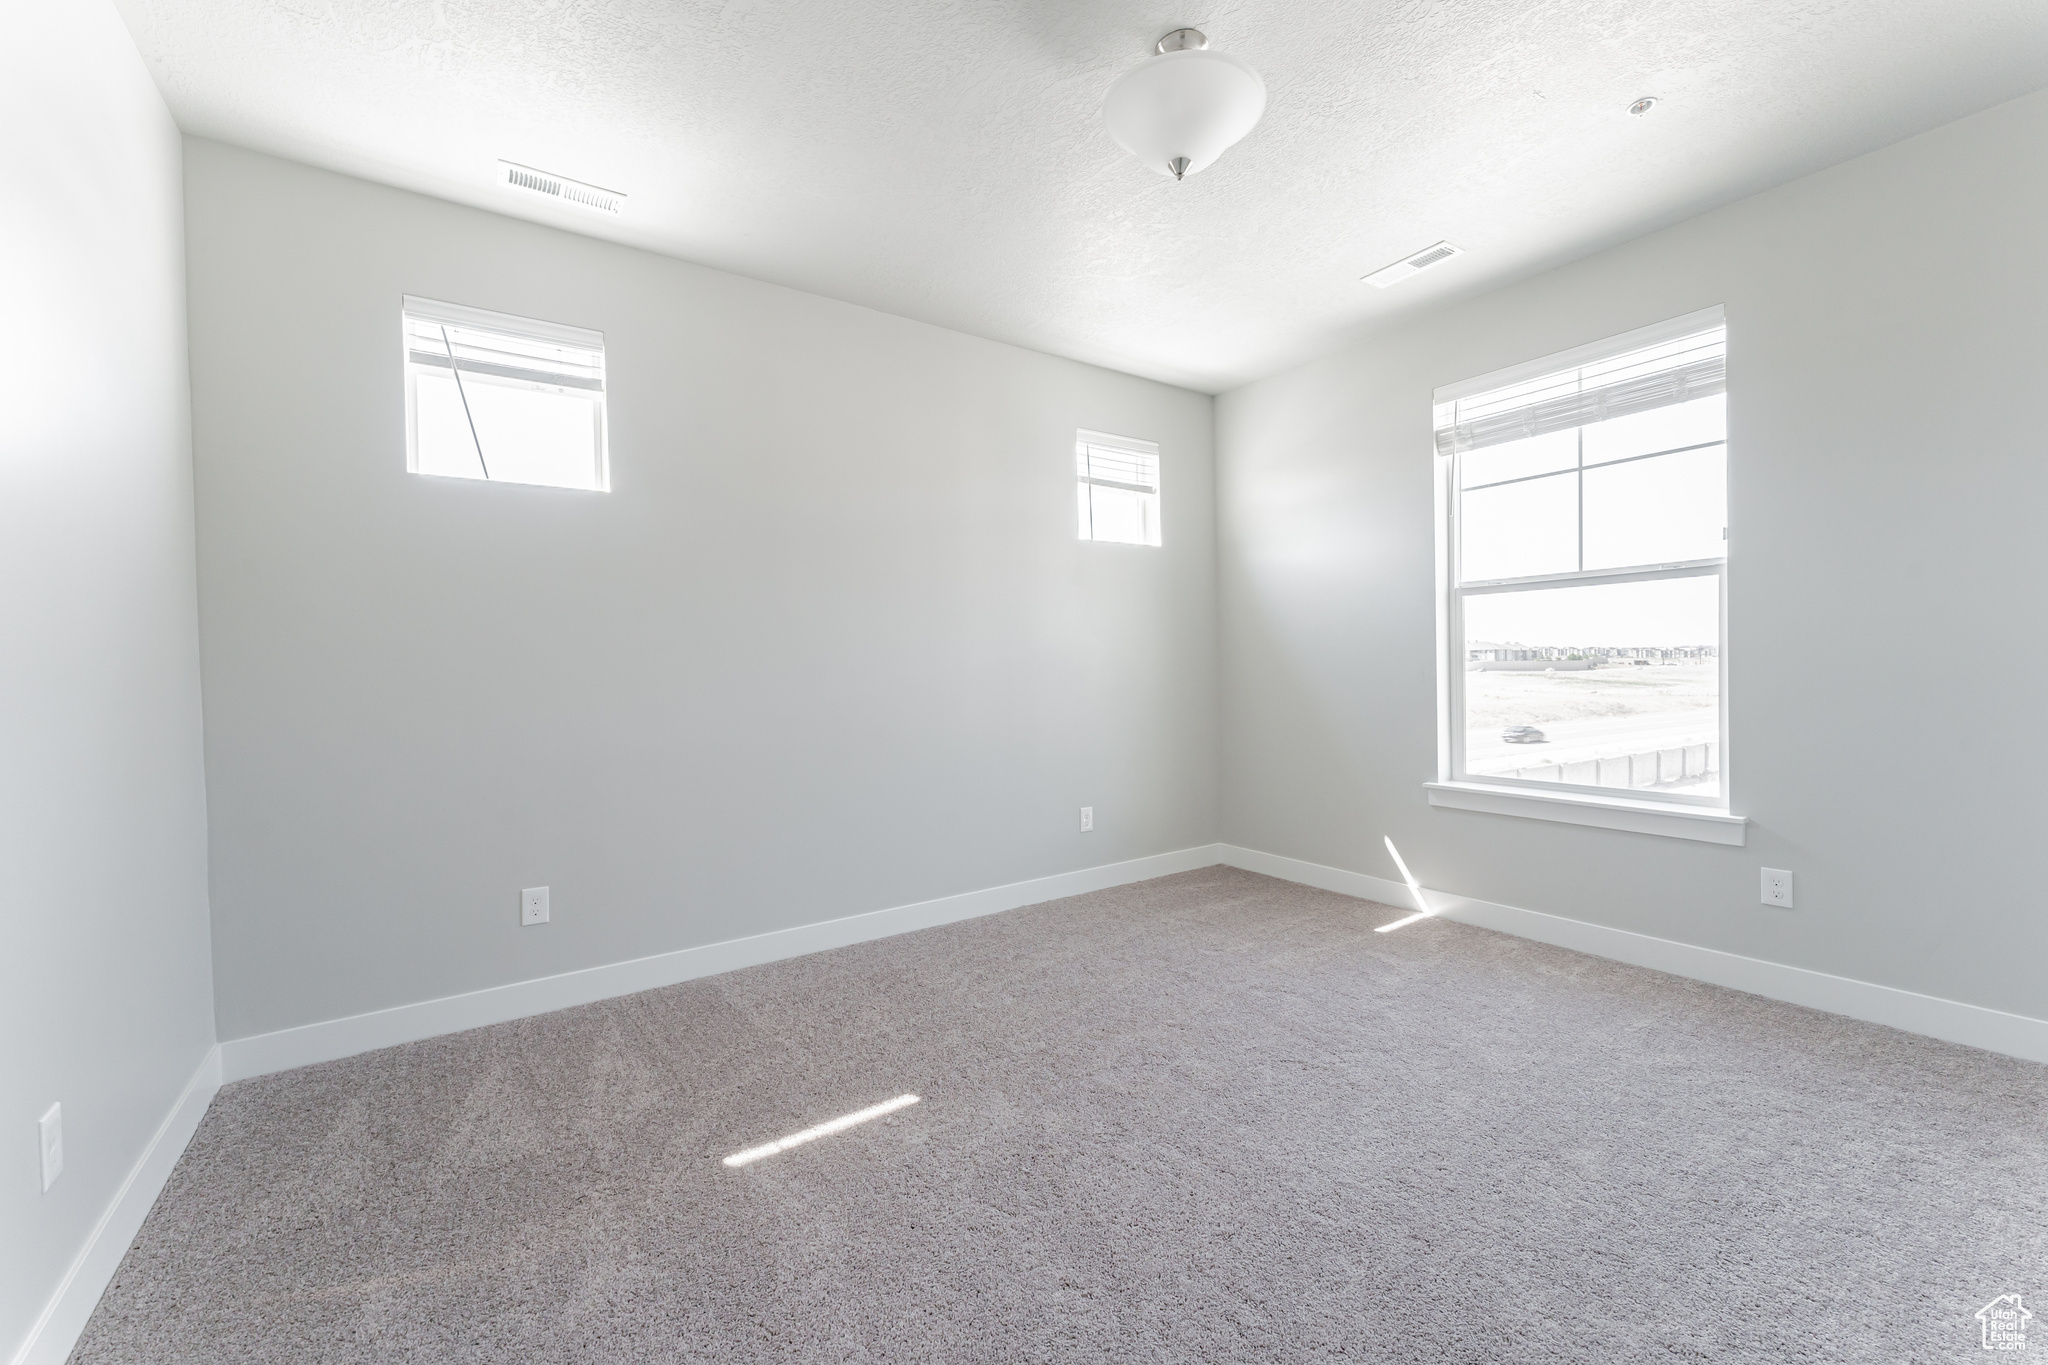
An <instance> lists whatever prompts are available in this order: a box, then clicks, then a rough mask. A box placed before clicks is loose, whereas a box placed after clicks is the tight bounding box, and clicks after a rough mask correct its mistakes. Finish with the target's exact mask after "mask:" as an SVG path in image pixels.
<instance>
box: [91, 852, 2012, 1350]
mask: <svg viewBox="0 0 2048 1365" xmlns="http://www.w3.org/2000/svg"><path fill="white" fill-rule="evenodd" d="M1396 913H1397V912H1393V911H1390V910H1388V909H1387V908H1386V907H1384V906H1375V905H1372V904H1370V903H1368V902H1363V901H1357V900H1352V899H1349V898H1346V897H1343V896H1337V895H1332V894H1329V893H1326V892H1321V891H1315V890H1310V889H1308V888H1305V887H1300V886H1296V885H1292V884H1290V883H1286V882H1279V881H1274V880H1270V879H1268V878H1263V877H1258V876H1254V875H1251V874H1249V873H1244V872H1238V871H1233V870H1229V869H1225V868H1212V869H1208V870H1205V871H1199V872H1191V873H1186V874H1183V875H1180V876H1174V877H1166V878H1161V879H1159V880H1157V881H1152V882H1146V883H1142V884H1139V885H1135V886H1129V887H1124V888H1120V889H1117V890H1113V891H1105V892H1101V893H1097V894H1094V895H1088V896H1080V897H1076V898H1074V899H1071V900H1065V901H1057V902H1053V903H1051V904H1047V905H1042V906H1035V907H1031V908H1028V909H1024V910H1017V911H1013V912H1011V913H1009V914H1004V915H997V916H993V917H990V918H986V919H978V920H971V921H967V922H964V923H960V924H954V925H949V926H945V927H942V928H937V929H929V930H925V931H923V932H920V933H917V934H911V935H906V936H903V937H899V938H893V939H886V940H882V941H880V942H875V943H868V944H863V945H859V946H856V947H851V948H844V949H839V950H837V951H834V952H830V953H823V954H819V955H816V956H813V957H807V958H801V959H796V960H793V961H788V962H781V963H775V964H771V965H769V966H765V967H756V968H752V969H749V970H746V971H741V972H735V973H732V974H729V975H726V976H721V977H715V978H710V979H707V980H702V981H695V982H690V983H687V984H685V985H681V986H675V987H671V988H667V989H663V990H657V991H650V992H647V993H645V994H641V995H636V996H630V997H626V998H622V999H618V1000H612V1001H607V1002H604V1003H601V1004H596V1005H589V1006H585V1007H582V1008H578V1009H572V1010H566V1011H562V1012H560V1013H557V1014H550V1015H545V1016H542V1017H539V1018H534V1019H527V1020H521V1021H518V1022H514V1023H509V1024H501V1025H497V1026H495V1027H491V1028H486V1029H479V1030H476V1031H474V1032H470V1033H464V1034H458V1035H454V1036H450V1037H444V1038H436V1039H432V1040H429V1041H427V1042H421V1043H413V1044H409V1045H407V1046H404V1047H398V1048H392V1049H389V1050H387V1051H383V1052H377V1053H371V1054H369V1055H366V1056H361V1057H354V1058H350V1059H347V1060H344V1061H339V1062H332V1063H328V1064H325V1065H321V1066H316V1067H309V1068H306V1069H304V1070H301V1071H295V1072H289V1073H286V1074H282V1075H275V1076H266V1077H262V1078H259V1079H255V1080H250V1081H244V1082H241V1083H239V1084H236V1085H232V1086H229V1087H227V1088H226V1089H224V1090H223V1091H222V1092H221V1093H220V1096H219V1097H218V1098H217V1099H216V1100H215V1101H214V1104H213V1107H212V1109H211V1111H210V1112H209V1113H208V1114H207V1117H206V1120H205V1122H204V1124H203V1126H202V1127H201V1129H200V1131H199V1133H198V1136H197V1137H196V1138H195V1139H194V1141H193V1143H192V1145H191V1147H190V1149H189V1150H188V1151H187V1153H186V1154H185V1157H184V1159H183V1160H182V1162H181V1163H180V1164H179V1166H178V1168H177V1171H176V1172H175V1174H174V1175H173V1176H172V1178H171V1181H170V1184H169V1186H168V1188H167V1189H166V1190H165V1192H164V1194H163V1196H162V1198H161V1199H160V1200H159V1201H158V1203H157V1206H156V1208H155V1210H154V1211H153V1212H152V1213H151V1215H150V1217H149V1220H148V1223H147V1224H146V1226H145V1227H144V1228H143V1230H142V1232H141V1233H140V1235H139V1236H138V1237H137V1239H136V1241H135V1243H134V1245H133V1247H132V1248H131V1250H130V1251H129V1253H128V1256H127V1259H126V1261H125V1262H124V1263H123V1265H122V1267H121V1270H120V1273H119V1275H118V1276H117V1277H116V1279H115V1281H114V1284H113V1286H112V1287H111V1288H110V1289H109V1291H108V1292H107V1294H106V1296H105V1298H104V1300H103V1301H102V1302H101V1304H100V1307H99V1309H98V1311H97V1313H96V1314H95V1315H94V1317H93V1319H92V1321H91V1323H90V1324H89V1326H88V1327H87V1329H86V1332H85V1335H84V1337H83V1339H82V1340H81V1342H80V1344H79V1346H78V1348H77V1351H76V1353H75V1354H74V1356H73V1357H72V1358H73V1360H74V1361H77V1362H81V1365H114V1363H115V1362H121V1363H123V1365H143V1363H144V1362H147V1365H170V1363H171V1362H183V1361H191V1362H209V1363H212V1362H240V1361H266V1362H396V1361H407V1362H442V1361H449V1362H454V1361H462V1362H471V1361H479V1362H481V1361H489V1362H521V1363H522V1365H538V1363H539V1362H558V1361H559V1362H569V1361H576V1362H600V1361H605V1362H610V1361H632V1362H639V1361H648V1362H652V1361H662V1362H680V1361H874V1362H880V1361H890V1362H910V1361H917V1362H925V1361H929V1362H941V1361H943V1362H975V1361H1162V1362H1163V1361H1176V1362H1178V1361H1304V1360H1325V1359H1334V1360H1354V1361H1399V1362H1423V1361H1440V1362H1481V1361H1500V1362H1514V1363H1515V1365H1528V1363H1529V1362H1566V1361H1569V1362H1584V1361H1630V1362H1634V1361H1743V1362H1747V1361H1757V1362H1762V1361H1770V1362H1783V1361H1844V1362H1856V1363H1857V1365H1873V1363H1874V1362H1905V1361H1912V1362H1927V1361H1963V1360H1984V1359H1989V1358H2005V1359H2013V1358H2016V1357H2012V1356H2005V1357H1992V1356H1988V1355H1987V1354H1986V1353H1985V1352H1984V1351H1983V1350H1982V1349H1981V1348H1980V1347H1979V1345H1978V1325H1977V1322H1976V1320H1975V1318H1974V1316H1973V1315H1974V1314H1975V1313H1976V1311H1977V1310H1978V1309H1979V1308H1980V1307H1982V1306H1983V1305H1984V1304H1986V1303H1987V1302H1988V1301H1990V1300H1991V1299H1992V1298H1993V1297H1994V1296H1997V1295H1999V1294H2004V1293H2009V1292H2019V1293H2023V1294H2025V1295H2027V1296H2028V1300H2029V1302H2030V1303H2031V1302H2032V1296H2033V1295H2034V1294H2037V1293H2039V1294H2048V1068H2043V1067H2040V1066H2036V1065H2032V1064H2029V1063H2024V1062H2018V1061H2014V1060H2011V1059H2008V1058H2004V1057H1999V1056H1994V1055H1991V1054H1988V1053H1983V1052H1977V1051H1973V1050H1970V1049H1967V1048H1962V1047H1956V1046H1951V1045H1948V1044H1943V1043H1938V1042H1933V1041H1929V1040H1927V1039H1923V1038H1918V1037H1913V1036H1910V1035H1907V1034H1903V1033H1896V1032H1892V1031H1890V1030H1886V1029H1883V1028H1878V1027H1874V1026H1871V1025H1866V1024H1860V1023H1856V1022H1853V1021H1850V1020H1847V1019H1842V1018H1838V1017H1835V1016H1831V1015H1825V1014H1819V1013H1815V1012H1812V1011H1808V1010H1802V1009H1798V1008H1795V1007H1792V1006H1787V1005H1782V1004H1777V1003H1774V1002H1772V1001H1768V1000H1763V999H1759V998H1757V997H1754V996H1747V995H1742V994H1738V993H1735V992H1731V991H1726V990H1721V989H1718V988H1715V987H1710V986H1703V985H1699V984H1696V983H1692V982H1688V981H1684V980H1680V979H1677V978H1674V977H1668V976H1662V975H1659V974H1657V973H1654V972H1649V971H1643V970H1639V969H1636V968H1631V967H1624V966H1619V965H1616V964H1614V963H1610V962H1605V961H1602V960H1599V959H1596V958H1590V957H1583V956H1579V955H1576V954H1573V953H1569V952H1565V951H1562V950H1559V949H1555V948H1549V947H1545V946H1541V945H1538V944H1533V943H1528V942H1524V941H1521V940H1518V939H1514V938H1509V937H1505V936H1502V935H1498V934H1493V933H1488V932H1486V931H1483V930H1479V929H1473V928H1469V927H1466V926H1462V925H1458V924H1453V923H1448V922H1444V921H1429V922H1425V923H1421V924H1417V925H1415V926H1412V927H1410V928H1408V929H1403V930H1401V931H1399V932H1397V933H1393V934H1386V935H1380V934H1374V933H1371V932H1369V930H1370V928H1371V926H1372V925H1373V924H1376V923H1383V922H1385V921H1386V920H1387V919H1389V918H1392V917H1394V915H1395V914H1396ZM905 1092H914V1093H916V1094H918V1095H920V1096H921V1097H922V1102H921V1103H919V1104H917V1105H915V1106H913V1107H910V1108H907V1109H904V1110H902V1111H900V1112H897V1113H895V1114H892V1115H890V1116H888V1117H886V1118H883V1119H880V1120H877V1121H875V1122H873V1123H869V1124H866V1125H863V1126H861V1127H858V1128H854V1129H850V1130H848V1131H845V1132H842V1133H838V1134H836V1135H834V1136H831V1137H827V1138H824V1139H822V1140H820V1141H817V1142H814V1143H811V1144H809V1145H807V1146H804V1147H801V1148H797V1149H795V1150H792V1151H787V1152H784V1153H781V1154H779V1155H777V1156H773V1157H770V1158H768V1159H766V1160H763V1161H760V1162H758V1163H756V1164H754V1165H751V1166H747V1167H745V1168H741V1169H733V1168H729V1167H726V1166H725V1165H723V1164H722V1163H721V1160H720V1159H721V1158H722V1157H724V1156H726V1155H727V1154H729V1153H731V1152H733V1151H735V1150H737V1149H740V1148H744V1147H748V1146H751V1145H754V1144H757V1143H761V1142H766V1141H769V1140H772V1139H774V1138H777V1137H780V1136H782V1135H784V1134H787V1133H790V1132H792V1131H795V1130H797V1129H801V1128H804V1127H806V1126H808V1125H811V1124H815V1123H817V1122H819V1121H820V1120H824V1119H829V1118H831V1117H834V1116H836V1115H839V1114H843V1113H846V1112H848V1111H851V1110H855V1109H859V1108H861V1107H863V1106H866V1105H869V1104H873V1103H875V1102H877V1101H880V1100H885V1099H888V1098H890V1097H891V1096H894V1095H898V1094H901V1093H905ZM2044 1302H2048V1300H2044ZM2042 1321H2043V1322H2044V1323H2048V1318H2044V1319H2042ZM2039 1336H2040V1340H2038V1341H2030V1343H2029V1349H2030V1350H2038V1351H2040V1352H2042V1353H2044V1354H2048V1328H2044V1330H2043V1331H2042V1332H2041V1333H2039ZM2017 1358H2022V1359H2023V1358H2024V1357H2017Z"/></svg>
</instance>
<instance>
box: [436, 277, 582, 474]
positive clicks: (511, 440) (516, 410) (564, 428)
mask: <svg viewBox="0 0 2048 1365" xmlns="http://www.w3.org/2000/svg"><path fill="white" fill-rule="evenodd" d="M402 327H403V341H404V348H405V374H406V411H407V424H406V426H407V431H406V438H407V439H406V458H407V467H408V468H409V469H411V470H412V471H413V472H414V473H416V474H435V475H442V476H446V477H454V478H469V479H488V480H491V481H493V482H499V483H530V484H544V485H549V486H552V487H558V488H578V489H591V490H603V489H605V488H606V487H608V486H609V482H610V480H609V475H608V470H607V467H606V452H605V407H604V398H605V380H604V335H603V334H602V333H600V332H593V331H588V330H585V329H583V328H580V327H568V326H564V325H562V324H559V323H550V322H542V321H539V320H537V319H532V318H521V317H514V316H512V315H510V314H505V313H491V312H486V311H484V310H482V309H478V308H468V307H464V306H462V305H460V304H450V303H437V302H434V301H433V300H430V299H419V298H412V297H407V298H406V300H405V306H404V310H403V314H402Z"/></svg>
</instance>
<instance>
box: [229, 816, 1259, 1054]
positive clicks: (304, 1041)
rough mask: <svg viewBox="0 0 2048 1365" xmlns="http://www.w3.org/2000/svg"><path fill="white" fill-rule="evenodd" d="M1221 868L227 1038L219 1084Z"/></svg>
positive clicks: (1126, 865)
mask: <svg viewBox="0 0 2048 1365" xmlns="http://www.w3.org/2000/svg"><path fill="white" fill-rule="evenodd" d="M1222 861H1223V856H1222V846H1221V845H1218V844H1200V845H1197V846H1196V847H1194V848H1184V849H1180V850H1177V851H1175V852H1172V853H1158V854H1154V855H1152V856H1151V857H1148V858H1133V859H1131V860H1130V861H1129V862H1122V863H1106V864H1104V865H1103V866H1101V867H1085V868H1082V869H1080V870H1079V871H1075V872H1061V873H1057V874H1055V875H1053V876H1050V877H1035V878H1033V879H1031V880H1030V881H1023V882H1012V883H1010V884H1009V885H1007V886H992V887H987V888H985V889H983V890H980V891H967V892H963V893H961V894H960V895H957V896H942V897H940V898H939V899H938V900H929V901H919V902H917V903H916V904H913V905H898V906H894V907H892V908H890V909H887V910H871V911H869V912H867V913H865V914H860V915H849V916H847V917H846V918H844V919H835V920H824V921H821V922H819V923H816V924H800V925H797V926H796V927H794V928H790V929H777V930H775V931H773V932H771V933H766V934H755V935H753V936H751V937H749V938H736V939H728V940H727V941H725V942H723V943H707V944H704V945H703V946H701V947H697V948H683V949H679V950H677V951H676V952H672V953H658V954H656V955H654V956H652V957H642V958H634V959H632V960H631V961H627V962H613V963H608V964H606V965H605V966H602V967H587V968H584V969H583V970H581V971H574V972H563V973H561V974H560V975H557V976H543V977H536V978H534V979H532V980H530V981H515V982H512V983H510V984H509V985H504V986H491V987H487V988H485V989H483V990H478V991H470V992H467V993H465V994H462V995H450V996H443V997H441V998H440V999H437V1000H422V1001H419V1002H418V1003H416V1004H411V1005H396V1006H393V1007H392V1008H390V1009H383V1010H375V1011H373V1012H371V1013H368V1014H356V1015H350V1016H348V1017H347V1018H343V1019H328V1020H324V1021H322V1022H320V1023H317V1024H305V1025H302V1026H300V1027H298V1028H289V1029H280V1030H278V1031H277V1032H275V1033H259V1034H256V1035H254V1036H251V1037H247V1038H234V1039H230V1040H228V1041H227V1042H224V1043H222V1044H221V1045H220V1050H221V1074H222V1078H223V1080H224V1081H239V1080H245V1079H247V1078H248V1077H250V1076H262V1075H266V1074H268V1073H270V1072H273V1071H287V1070H290V1069H291V1068H293V1067H297V1066H310V1065H311V1064H312V1063H314V1062H330V1061H333V1060H334V1059H335V1058H337V1057H353V1056H355V1055H356V1054H357V1053H360V1052H373V1051H375V1050H376V1049H378V1048H384V1047H394V1046H396V1045H397V1044H399V1043H411V1042H417V1041H418V1040H420V1039H422V1038H432V1037H436V1036H438V1035H440V1034H444V1033H460V1032H462V1031H463V1030H465V1029H473V1028H482V1027H483V1026H484V1025H486V1024H501V1023H504V1022H505V1021H506V1020H508V1019H523V1018H526V1017H527V1016H529V1015H534V1014H545V1013H547V1012H548V1011H550V1010H559V1009H567V1008H568V1007H569V1006H571V1005H587V1004H590V1003H591V1002H593V1001H596V1000H607V999H610V998H612V997H613V996H619V995H631V994H633V993H634V992H635V991H645V990H652V989H654V988H655V987H657V986H673V985H675V984H676V983H677V982H679V981H690V980H693V979H695V978H697V977H700V976H712V975H715V974H717V973H719V972H729V971H733V970H734V969H736V968H739V967H754V966H758V965H760V964H761V963H763V962H775V961H778V960H780V959H782V958H786V957H801V956H803V955H804V954H806V953H816V952H823V951H824V950H825V949H827V948H843V947H845V946H846V945H847V944H850V943H863V942H866V941H867V940H869V939H876V938H888V937H889V936H891V935H893V934H904V933H909V932H910V931H911V930H913V929H928V928H930V927H931V926H933V925H936V924H950V923H952V922H953V921H955V920H963V919H973V918H975V917H976V916H979V915H992V914H995V913H997V912H998V911H1002V910H1014V909H1016V908H1017V907H1018V906H1020V905H1036V904H1037V903H1039V902H1040V901H1050V900H1059V899H1060V898H1061V897H1063V896H1079V895H1084V894H1086V893H1087V892H1090V891H1102V890H1105V889H1107V888H1109V887H1112V886H1124V885H1126V884H1128V883H1131V882H1142V881H1146V880H1148V879H1150V878H1152V877H1164V876H1166V875H1168V874H1169V873H1173V872H1190V871H1193V870H1194V869H1195V868H1198V867H1211V866H1214V865H1215V864H1217V863H1219V862H1222Z"/></svg>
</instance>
